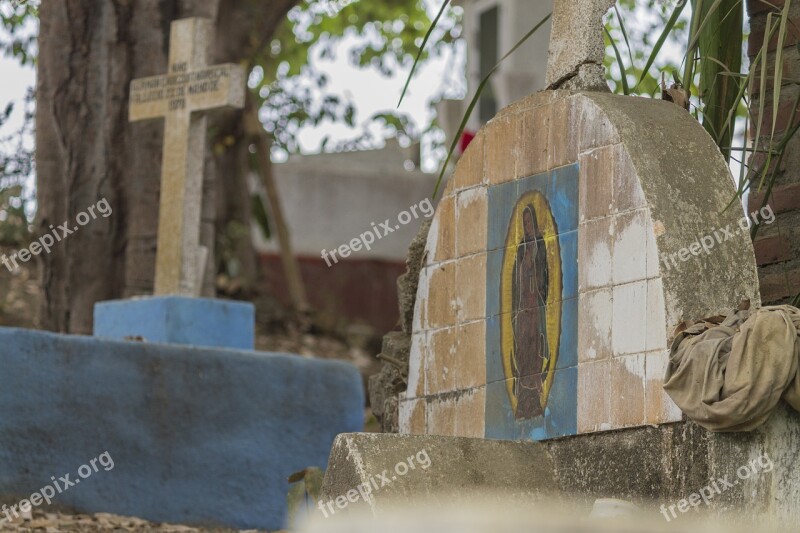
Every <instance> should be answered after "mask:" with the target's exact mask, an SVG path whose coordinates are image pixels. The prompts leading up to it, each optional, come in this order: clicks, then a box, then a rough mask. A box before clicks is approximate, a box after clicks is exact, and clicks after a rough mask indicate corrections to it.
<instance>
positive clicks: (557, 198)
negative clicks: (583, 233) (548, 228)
mask: <svg viewBox="0 0 800 533" xmlns="http://www.w3.org/2000/svg"><path fill="white" fill-rule="evenodd" d="M578 177H579V172H578V165H577V164H574V165H569V166H566V167H561V168H558V169H556V170H554V171H553V172H552V173H551V174H550V183H549V185H548V189H547V196H548V200H549V202H550V209H551V211H552V212H553V216H554V217H555V219H556V225H557V227H558V233H567V232H570V231H575V230H576V229H578V181H579V180H578Z"/></svg>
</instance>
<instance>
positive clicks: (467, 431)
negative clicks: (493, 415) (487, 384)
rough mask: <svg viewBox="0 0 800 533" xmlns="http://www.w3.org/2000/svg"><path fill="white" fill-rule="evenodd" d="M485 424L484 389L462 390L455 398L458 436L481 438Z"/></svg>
mask: <svg viewBox="0 0 800 533" xmlns="http://www.w3.org/2000/svg"><path fill="white" fill-rule="evenodd" d="M485 424H486V389H485V388H484V387H480V388H477V389H471V390H468V391H464V394H463V395H461V396H459V397H458V399H457V400H456V428H455V434H456V435H457V436H459V437H470V438H476V439H482V438H483V437H484V435H485Z"/></svg>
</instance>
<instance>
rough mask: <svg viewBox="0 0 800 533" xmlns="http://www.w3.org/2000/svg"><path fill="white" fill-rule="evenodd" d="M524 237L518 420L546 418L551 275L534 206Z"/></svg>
mask: <svg viewBox="0 0 800 533" xmlns="http://www.w3.org/2000/svg"><path fill="white" fill-rule="evenodd" d="M522 225H523V228H524V235H523V237H522V239H521V241H520V243H519V244H518V245H517V257H516V260H515V261H514V270H513V276H514V278H513V281H512V309H511V313H512V314H511V328H512V331H513V336H514V338H513V340H514V354H513V357H512V372H513V379H514V394H515V396H516V398H517V408H516V410H515V412H514V417H515V418H517V419H530V418H534V417H536V416H541V415H542V414H544V407H545V406H544V405H543V402H542V383H544V382H545V380H546V379H547V373H546V371H545V369H546V368H547V363H548V362H549V359H550V354H549V348H548V344H547V321H546V315H545V304H546V303H547V290H548V284H547V282H548V271H547V252H546V250H545V246H544V240H543V236H542V234H541V232H540V231H539V227H538V224H537V223H536V214H535V213H534V211H533V208H532V207H531V206H528V207H526V208H525V211H524V212H523V214H522Z"/></svg>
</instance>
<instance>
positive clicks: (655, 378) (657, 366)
mask: <svg viewBox="0 0 800 533" xmlns="http://www.w3.org/2000/svg"><path fill="white" fill-rule="evenodd" d="M668 364H669V350H661V351H658V352H651V353H648V354H646V355H645V374H646V377H647V381H646V384H645V415H646V419H645V423H647V424H665V423H668V422H680V421H681V419H682V418H683V413H682V412H681V410H680V409H679V408H678V406H677V405H675V402H673V401H672V399H671V398H670V397H669V395H667V393H666V392H664V386H663V384H664V374H665V373H666V370H667V365H668Z"/></svg>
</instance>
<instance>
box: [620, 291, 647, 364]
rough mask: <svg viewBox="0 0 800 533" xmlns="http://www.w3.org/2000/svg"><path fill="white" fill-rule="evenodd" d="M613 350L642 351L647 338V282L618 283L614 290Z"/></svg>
mask: <svg viewBox="0 0 800 533" xmlns="http://www.w3.org/2000/svg"><path fill="white" fill-rule="evenodd" d="M612 300H613V301H612V306H611V308H612V309H613V314H612V317H611V350H612V352H613V354H614V355H623V354H636V353H642V352H644V351H645V348H646V339H647V282H646V281H636V282H634V283H628V284H626V285H616V286H614V287H613V292H612Z"/></svg>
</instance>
